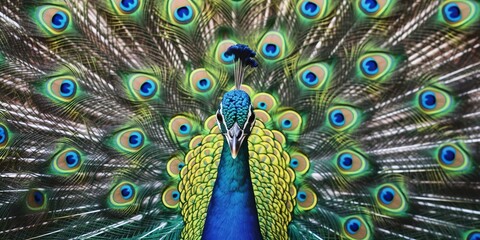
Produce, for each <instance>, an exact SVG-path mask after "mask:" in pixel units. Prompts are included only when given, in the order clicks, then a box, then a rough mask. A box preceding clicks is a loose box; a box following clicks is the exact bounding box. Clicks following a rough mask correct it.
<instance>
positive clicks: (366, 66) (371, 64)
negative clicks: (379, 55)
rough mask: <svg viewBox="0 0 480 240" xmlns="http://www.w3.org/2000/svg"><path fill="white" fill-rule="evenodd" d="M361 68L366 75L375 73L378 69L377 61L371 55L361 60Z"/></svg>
mask: <svg viewBox="0 0 480 240" xmlns="http://www.w3.org/2000/svg"><path fill="white" fill-rule="evenodd" d="M362 70H363V72H364V73H365V74H367V75H375V74H377V73H378V72H379V71H380V70H379V68H378V63H377V61H375V59H373V58H372V57H368V58H365V59H364V60H363V61H362Z"/></svg>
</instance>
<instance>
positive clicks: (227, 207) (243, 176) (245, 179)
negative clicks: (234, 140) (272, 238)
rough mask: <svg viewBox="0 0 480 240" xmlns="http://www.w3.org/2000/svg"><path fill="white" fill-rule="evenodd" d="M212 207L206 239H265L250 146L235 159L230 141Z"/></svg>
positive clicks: (246, 146)
mask: <svg viewBox="0 0 480 240" xmlns="http://www.w3.org/2000/svg"><path fill="white" fill-rule="evenodd" d="M223 146H224V147H223V151H222V155H221V158H220V165H219V166H218V175H217V180H216V181H215V186H214V188H213V194H212V198H211V200H210V204H209V206H208V211H207V219H206V221H205V226H204V229H203V235H202V239H203V240H216V239H219V240H220V239H221V240H223V239H262V236H261V233H260V225H259V222H258V215H257V208H256V204H255V196H254V194H253V187H252V180H251V178H250V168H249V165H248V159H249V153H248V143H247V141H245V142H243V144H242V146H241V147H240V151H239V152H238V156H237V158H236V159H233V158H232V156H231V153H230V148H229V147H228V143H227V142H226V140H225V141H224V145H223Z"/></svg>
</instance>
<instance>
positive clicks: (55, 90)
mask: <svg viewBox="0 0 480 240" xmlns="http://www.w3.org/2000/svg"><path fill="white" fill-rule="evenodd" d="M77 88H78V83H77V81H76V80H75V78H73V77H71V76H63V77H56V78H53V79H50V80H49V81H47V92H48V95H49V97H51V98H52V99H54V100H58V101H61V102H70V101H72V99H74V98H75V96H76V95H77Z"/></svg>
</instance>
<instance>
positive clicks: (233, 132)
mask: <svg viewBox="0 0 480 240" xmlns="http://www.w3.org/2000/svg"><path fill="white" fill-rule="evenodd" d="M226 135H227V140H228V145H229V146H230V152H231V154H232V158H234V159H235V158H237V155H238V151H239V150H240V146H242V142H243V139H245V136H244V135H243V131H242V129H241V128H240V127H239V126H238V124H237V123H235V124H234V125H233V127H232V128H230V129H229V130H228V131H227V134H226Z"/></svg>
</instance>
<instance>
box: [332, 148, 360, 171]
mask: <svg viewBox="0 0 480 240" xmlns="http://www.w3.org/2000/svg"><path fill="white" fill-rule="evenodd" d="M336 167H337V169H338V171H339V172H340V173H341V174H343V175H346V176H361V175H364V174H366V173H367V170H368V162H367V160H366V159H365V157H364V156H362V155H361V154H360V153H358V152H355V151H351V150H344V151H341V152H340V153H339V154H338V155H337V159H336Z"/></svg>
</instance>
